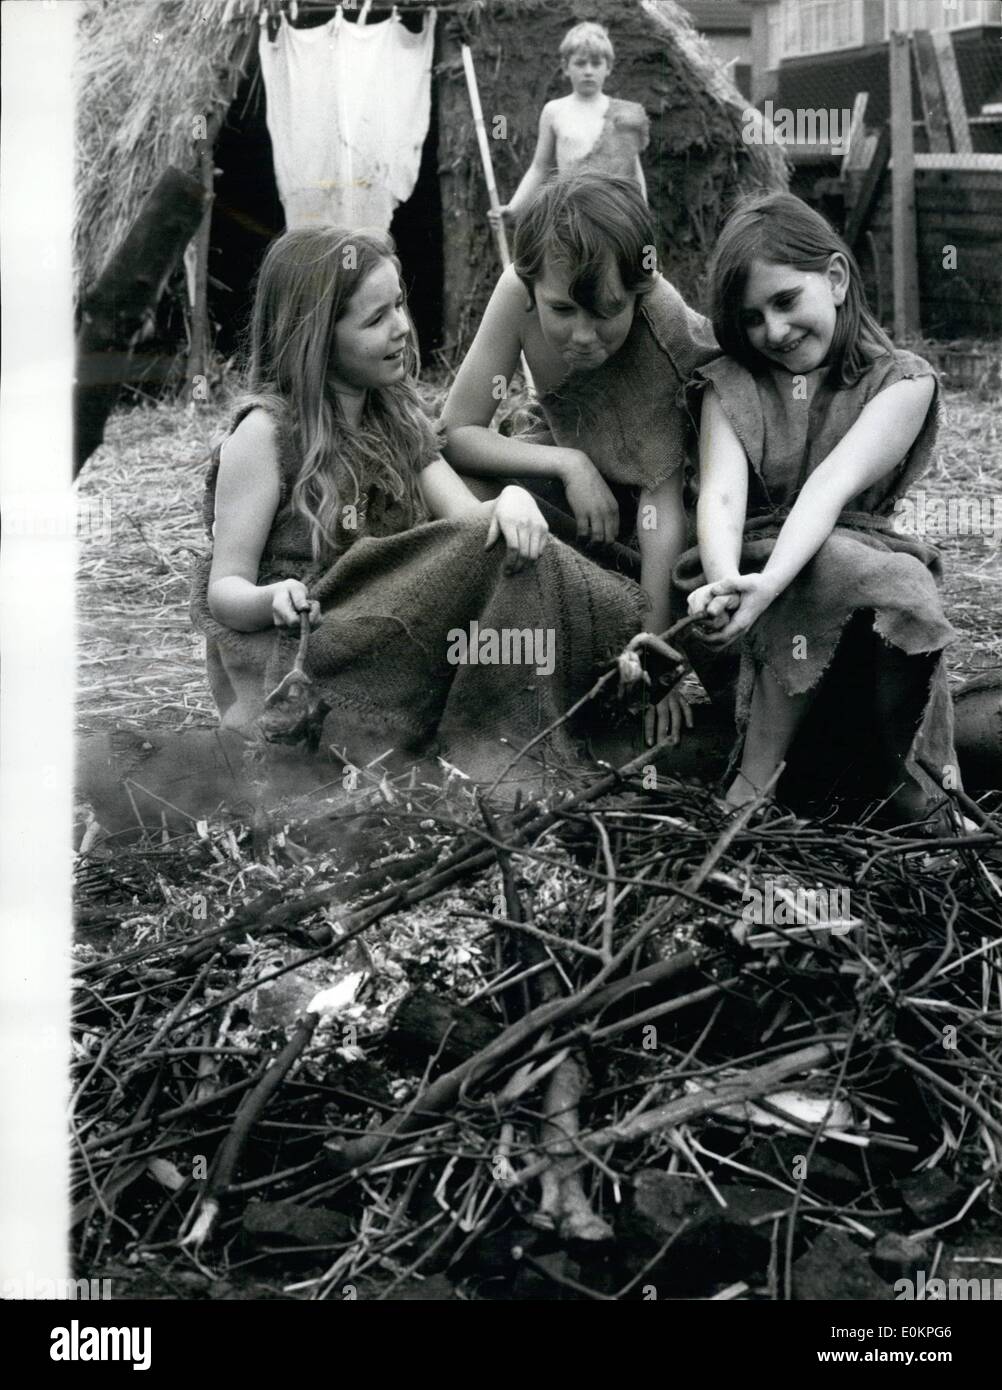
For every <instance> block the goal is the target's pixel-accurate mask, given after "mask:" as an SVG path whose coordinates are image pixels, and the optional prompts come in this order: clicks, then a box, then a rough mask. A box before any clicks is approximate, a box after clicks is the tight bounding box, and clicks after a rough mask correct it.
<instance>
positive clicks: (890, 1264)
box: [870, 1232, 929, 1283]
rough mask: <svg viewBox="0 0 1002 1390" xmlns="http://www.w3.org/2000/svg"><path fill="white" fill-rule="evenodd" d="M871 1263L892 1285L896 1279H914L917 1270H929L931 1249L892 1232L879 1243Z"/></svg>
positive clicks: (924, 1244)
mask: <svg viewBox="0 0 1002 1390" xmlns="http://www.w3.org/2000/svg"><path fill="white" fill-rule="evenodd" d="M870 1263H871V1264H872V1265H873V1268H874V1269H875V1270H876V1271H877V1273H878V1274H880V1275H882V1276H883V1278H885V1279H887V1280H890V1281H891V1282H892V1283H893V1282H894V1280H895V1279H912V1278H914V1277H915V1274H916V1271H917V1270H919V1269H928V1268H929V1247H928V1245H926V1243H925V1242H924V1241H921V1240H913V1239H912V1238H911V1236H902V1235H898V1234H896V1233H895V1232H891V1233H890V1234H888V1235H886V1236H881V1237H880V1239H879V1240H878V1241H877V1243H876V1245H875V1246H874V1248H873V1251H872V1253H871V1255H870Z"/></svg>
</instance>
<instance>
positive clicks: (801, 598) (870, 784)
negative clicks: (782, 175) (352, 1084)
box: [675, 193, 958, 821]
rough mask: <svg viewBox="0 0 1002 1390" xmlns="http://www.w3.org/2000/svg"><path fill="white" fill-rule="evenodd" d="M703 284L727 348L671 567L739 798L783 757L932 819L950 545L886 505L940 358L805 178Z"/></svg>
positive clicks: (947, 722)
mask: <svg viewBox="0 0 1002 1390" xmlns="http://www.w3.org/2000/svg"><path fill="white" fill-rule="evenodd" d="M710 279H711V286H712V301H713V325H714V329H715V331H716V335H717V339H718V341H719V343H720V345H721V348H722V350H723V352H724V353H725V354H726V356H724V357H723V358H721V359H719V360H717V361H715V362H712V363H710V364H709V365H707V366H704V367H701V368H700V369H699V370H698V371H697V373H696V376H697V378H699V379H701V381H702V383H704V392H703V401H702V416H701V427H700V493H699V503H698V510H697V537H698V550H690V551H687V552H686V553H685V554H684V555H683V556H682V558H681V559H680V560H679V562H678V564H677V565H676V568H675V581H676V583H677V584H678V585H679V587H680V588H682V589H684V590H686V591H687V592H688V593H689V609H690V612H691V613H694V614H703V615H707V616H708V617H710V618H711V619H714V620H715V623H714V630H713V631H711V632H707V633H705V634H704V635H703V636H702V637H701V638H698V639H694V640H693V641H692V642H691V644H690V654H691V656H692V659H693V663H694V665H695V666H696V669H697V671H698V672H699V674H700V676H701V677H702V678H703V681H704V684H705V685H706V686H707V688H708V689H709V690H710V691H711V694H716V695H718V696H719V695H721V694H724V693H726V694H727V695H729V697H730V699H732V700H736V715H737V723H738V729H739V731H740V741H739V745H738V747H737V748H736V750H735V756H734V758H733V759H732V766H731V769H730V772H729V774H728V775H729V776H732V778H733V780H731V781H730V782H729V785H728V787H727V791H726V800H727V802H728V804H730V805H731V806H739V805H742V804H743V803H745V802H747V801H749V800H751V799H753V798H755V797H757V796H758V795H759V794H760V793H761V792H762V791H763V790H764V789H765V788H766V787H767V786H768V785H769V783H770V780H771V779H772V778H773V776H774V774H775V773H776V771H777V769H778V768H779V765H780V764H781V763H782V762H784V760H785V761H786V763H787V770H786V772H785V773H784V776H783V780H782V782H781V783H780V790H781V793H782V797H783V800H784V801H788V802H790V803H791V804H801V805H808V804H809V805H810V806H811V808H812V809H815V808H819V807H820V806H821V805H822V804H829V803H830V801H831V799H832V796H834V797H835V798H836V799H837V800H839V801H845V800H846V799H847V798H848V797H849V796H850V794H851V796H852V798H853V799H854V800H856V799H857V798H858V799H860V800H861V801H863V802H873V801H874V800H878V799H879V800H884V799H886V798H890V801H891V804H892V807H893V811H894V813H895V815H896V817H897V819H899V820H906V821H915V820H920V819H924V818H925V817H927V816H928V815H929V814H930V811H931V809H932V804H933V803H934V802H941V801H942V799H943V796H942V792H941V791H940V786H939V785H937V783H941V784H942V785H953V786H957V785H958V779H957V765H956V755H955V753H954V749H953V715H952V706H951V703H950V697H949V692H948V688H947V684H946V674H945V669H944V662H943V649H944V648H945V647H946V645H947V644H948V643H949V642H951V641H952V640H953V638H954V636H955V633H954V631H953V629H952V628H951V626H950V624H949V623H948V622H947V620H946V618H945V617H944V614H943V610H942V605H941V602H940V597H939V593H938V589H937V582H936V581H937V579H938V578H939V575H940V560H939V555H938V552H937V551H936V550H935V549H934V548H933V547H931V546H929V545H926V544H924V543H923V542H921V541H919V540H917V539H913V538H910V537H905V536H902V535H900V534H897V533H896V532H895V530H894V529H893V528H892V526H891V518H890V514H891V512H892V509H893V507H894V502H895V500H896V499H897V498H898V497H900V496H901V495H902V493H904V492H906V491H907V490H908V488H909V487H910V486H911V485H912V484H913V483H914V481H915V479H916V478H917V477H919V475H920V474H921V473H922V472H924V470H925V468H926V467H927V466H928V463H929V460H930V454H931V451H932V446H933V442H934V439H935V434H936V425H937V415H938V400H937V392H938V387H937V381H936V376H935V373H934V372H933V369H932V367H930V366H929V364H928V363H927V362H925V361H924V360H923V359H922V358H920V357H916V356H914V355H913V354H912V353H910V352H904V351H901V350H899V349H896V348H895V347H894V346H893V344H892V343H891V342H890V340H889V339H888V338H887V336H886V334H885V333H884V332H883V331H882V330H881V328H880V327H879V325H878V324H877V322H876V321H875V319H874V318H873V317H872V315H871V314H870V312H869V310H868V309H867V307H866V304H865V301H864V297H863V292H862V287H861V284H860V276H859V270H858V267H857V265H856V262H855V260H854V259H853V256H852V253H851V252H850V251H849V249H848V247H847V246H846V245H845V244H844V242H843V241H842V240H841V239H840V238H839V237H838V236H837V235H836V233H835V232H834V231H833V230H832V228H831V227H830V226H829V225H828V223H827V222H826V221H825V220H824V218H823V217H821V216H820V215H819V214H818V213H816V212H814V211H813V210H812V209H811V208H809V207H808V206H807V205H806V204H805V203H803V202H801V201H800V199H798V198H795V197H794V196H792V195H791V194H788V193H772V194H766V195H760V196H757V197H755V198H753V199H751V200H749V201H746V202H745V203H743V204H741V205H740V206H739V207H738V208H737V209H736V211H735V212H734V213H733V214H732V216H731V218H730V219H729V221H728V223H727V225H726V226H725V228H724V231H723V233H722V234H721V237H720V241H719V243H718V245H717V249H716V252H715V255H714V259H713V264H712V267H711V272H710ZM737 652H740V657H741V660H740V671H739V672H737V673H736V672H735V671H734V665H735V662H734V661H733V657H734V655H735V654H736V653H737ZM728 655H730V657H731V658H732V659H731V661H730V662H729V663H728V660H727V657H728ZM728 667H729V669H728ZM735 675H737V683H736V690H735V686H734V676H735ZM919 758H921V759H922V760H923V761H924V762H925V763H927V764H928V765H930V766H931V767H932V768H933V769H935V771H936V779H935V780H934V779H933V778H932V777H930V775H929V773H928V772H927V771H926V770H925V769H924V768H923V767H921V766H920V765H919V761H918V759H919Z"/></svg>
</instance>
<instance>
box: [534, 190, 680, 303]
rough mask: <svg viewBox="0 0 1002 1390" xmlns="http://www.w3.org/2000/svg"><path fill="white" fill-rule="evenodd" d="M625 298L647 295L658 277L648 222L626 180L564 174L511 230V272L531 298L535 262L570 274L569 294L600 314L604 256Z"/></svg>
mask: <svg viewBox="0 0 1002 1390" xmlns="http://www.w3.org/2000/svg"><path fill="white" fill-rule="evenodd" d="M610 255H611V256H612V259H613V261H614V262H615V265H616V267H617V269H618V270H619V275H620V278H621V280H622V281H623V288H624V289H625V290H627V291H628V292H630V293H632V294H647V293H648V292H649V291H650V290H652V289H653V288H654V285H655V284H656V282H657V278H658V260H657V248H656V239H655V234H654V218H653V216H652V215H651V210H650V208H649V207H648V206H647V204H646V203H645V202H644V199H643V198H642V197H641V196H640V189H639V188H638V187H637V185H636V184H635V183H634V182H633V181H632V180H631V179H613V178H607V177H606V176H604V175H600V174H588V173H579V174H564V175H561V176H560V177H559V178H555V179H553V180H552V182H550V183H546V184H544V185H543V187H542V188H541V189H540V190H539V192H538V193H537V194H536V196H535V198H534V199H533V200H532V202H531V203H530V205H529V207H528V208H527V209H526V213H525V216H524V217H523V218H522V219H521V221H520V222H519V224H518V227H517V228H516V230H515V246H514V265H515V273H516V274H517V275H518V278H519V279H520V280H521V281H522V284H523V285H524V286H525V287H526V289H527V290H528V292H529V298H530V299H533V298H534V286H535V283H536V281H537V280H538V279H539V277H540V276H541V275H542V274H543V262H544V261H545V260H546V258H547V257H548V258H549V260H550V262H551V263H553V262H557V263H558V264H560V265H563V266H565V267H566V268H567V270H568V271H569V273H570V294H571V298H572V299H573V300H574V302H575V304H580V305H581V307H582V308H583V309H587V310H588V312H589V313H591V314H597V315H598V316H599V317H601V316H602V313H603V309H602V292H603V290H604V288H605V275H606V268H607V266H608V264H609V257H610Z"/></svg>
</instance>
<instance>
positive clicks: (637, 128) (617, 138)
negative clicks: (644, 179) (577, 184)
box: [558, 97, 651, 179]
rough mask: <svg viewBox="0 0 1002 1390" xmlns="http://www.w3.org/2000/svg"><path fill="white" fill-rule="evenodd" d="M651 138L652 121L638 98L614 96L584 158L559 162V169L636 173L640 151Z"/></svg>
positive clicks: (630, 175)
mask: <svg viewBox="0 0 1002 1390" xmlns="http://www.w3.org/2000/svg"><path fill="white" fill-rule="evenodd" d="M650 139H651V123H650V121H649V120H648V119H647V112H646V111H645V110H644V108H643V107H642V106H641V105H640V103H639V102H638V101H624V100H623V99H622V98H621V97H610V98H609V105H608V106H607V108H606V112H605V116H604V117H603V120H602V129H601V132H600V133H599V137H598V139H597V140H596V141H595V143H594V145H592V147H591V149H590V150H589V151H588V153H587V154H584V155H582V156H581V158H580V159H575V160H569V161H565V162H563V163H559V161H558V164H559V170H558V171H559V173H561V174H566V173H569V172H571V171H573V172H574V173H579V172H581V171H582V170H587V171H588V172H589V173H595V174H606V175H608V176H609V177H610V178H620V179H632V178H634V177H635V170H636V159H637V155H638V154H642V153H643V151H644V150H646V148H647V146H648V144H649V143H650Z"/></svg>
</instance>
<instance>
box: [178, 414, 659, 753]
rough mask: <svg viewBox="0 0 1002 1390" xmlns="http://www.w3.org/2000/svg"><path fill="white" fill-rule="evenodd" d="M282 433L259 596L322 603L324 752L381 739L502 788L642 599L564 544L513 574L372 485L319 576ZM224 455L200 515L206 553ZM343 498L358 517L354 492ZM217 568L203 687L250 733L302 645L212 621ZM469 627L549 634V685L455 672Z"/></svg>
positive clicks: (282, 427)
mask: <svg viewBox="0 0 1002 1390" xmlns="http://www.w3.org/2000/svg"><path fill="white" fill-rule="evenodd" d="M250 408H252V407H247V408H246V409H245V410H243V411H242V412H240V413H238V414H237V416H236V417H235V419H234V422H233V428H235V427H236V425H237V424H238V423H239V421H240V419H242V418H243V415H244V414H246V412H247V409H250ZM273 418H274V419H275V424H276V442H277V448H278V458H279V468H280V475H281V493H280V500H279V507H278V511H277V513H276V516H275V520H274V523H273V525H272V528H271V532H270V534H269V536H268V540H267V543H266V545H265V549H264V552H263V554H262V557H261V562H260V567H259V573H258V579H257V582H258V583H259V584H262V585H263V584H269V583H273V582H275V581H277V580H281V579H286V578H296V579H300V580H301V581H302V582H303V583H304V584H305V585H306V586H307V589H308V592H309V594H310V597H311V598H314V599H317V600H319V602H320V604H321V610H322V615H323V616H322V621H321V623H320V625H319V626H318V627H317V628H315V629H314V631H313V632H312V634H311V636H310V641H309V648H308V655H307V661H306V671H307V673H308V674H309V675H310V676H311V677H312V678H313V680H314V681H315V682H316V684H317V685H318V686H319V689H320V693H321V694H322V695H323V697H324V699H325V700H326V701H327V703H328V704H329V705H330V706H331V710H332V713H331V715H330V716H329V717H328V726H329V728H330V732H328V727H325V730H324V738H325V741H326V742H327V743H333V744H334V745H335V746H336V747H337V748H338V749H341V748H344V747H345V746H347V747H348V751H349V754H350V753H351V743H352V737H353V736H355V737H360V738H362V739H363V740H364V739H365V738H366V737H367V736H371V735H374V734H378V735H379V736H380V737H381V738H385V739H386V741H387V744H388V745H392V746H394V747H396V748H397V749H398V750H399V751H408V752H415V753H416V752H423V753H428V752H435V753H441V754H442V755H443V756H445V757H447V758H448V760H449V761H451V762H453V763H455V764H456V765H458V766H459V767H460V768H462V769H463V770H464V771H466V772H467V773H468V774H469V775H471V776H473V777H475V778H476V777H480V778H484V777H488V776H493V775H496V771H497V770H498V769H499V767H500V766H503V765H504V763H506V762H507V761H508V759H509V758H510V756H511V753H512V751H513V749H517V748H519V747H521V746H522V745H523V744H524V743H526V742H528V740H529V739H530V738H531V737H533V735H535V734H536V733H538V732H540V731H541V730H542V729H543V728H545V727H546V726H547V725H548V724H549V723H550V722H551V721H552V720H553V719H555V718H556V717H557V716H558V715H559V714H562V713H563V711H564V710H565V709H566V708H567V707H568V705H570V704H572V703H573V702H574V700H576V699H577V698H578V697H579V696H580V695H582V694H583V693H584V692H585V691H586V690H587V689H588V688H589V687H590V685H591V684H592V683H593V681H594V680H595V677H596V674H597V673H598V670H599V668H600V667H602V666H603V665H605V664H606V663H607V662H608V661H609V660H611V659H612V658H613V657H614V656H615V655H616V654H617V652H619V651H620V650H621V649H622V647H623V645H624V644H625V642H626V641H628V640H629V638H630V637H631V636H632V635H633V634H634V633H635V632H636V631H637V630H638V628H639V627H640V625H641V614H642V611H643V606H644V599H643V595H642V593H641V591H640V590H639V588H638V587H637V586H636V585H635V584H634V583H632V582H631V581H630V580H628V579H626V578H624V577H623V576H622V575H618V574H614V573H612V572H610V571H607V570H604V569H602V568H600V567H599V566H597V565H595V564H593V563H592V562H590V561H589V560H587V559H585V557H583V556H581V555H579V554H578V553H576V552H575V551H573V550H571V549H570V548H569V547H567V546H564V545H561V544H560V543H559V542H557V541H551V542H550V544H549V545H548V546H547V548H546V549H545V550H544V552H543V554H542V555H541V556H540V558H539V560H538V562H537V563H536V564H534V565H531V566H528V567H527V568H526V569H525V570H524V571H522V572H521V573H520V574H516V575H506V574H505V573H504V568H503V567H504V562H505V555H506V552H505V546H504V542H503V540H500V541H498V542H497V543H496V544H495V545H494V546H492V547H491V549H490V550H486V549H485V541H486V536H487V529H488V524H489V523H488V520H487V519H486V518H480V517H477V518H474V519H473V520H440V521H427V520H423V519H422V517H421V515H419V514H418V515H415V514H412V511H411V509H410V508H409V507H408V506H406V505H405V504H404V503H401V502H398V501H397V500H395V499H394V498H392V497H390V496H388V495H387V493H386V492H385V491H384V490H383V488H382V487H380V486H378V485H376V484H372V485H368V486H366V485H365V484H364V483H363V486H362V489H361V497H360V498H359V503H358V525H357V528H356V529H354V530H346V529H345V528H344V527H342V526H341V525H340V523H339V528H338V533H337V535H336V536H335V545H334V549H333V552H332V555H331V556H330V557H328V558H326V559H324V560H321V561H320V562H319V563H318V562H316V561H314V559H313V556H312V552H311V549H310V542H309V532H308V528H307V525H306V523H305V521H304V520H303V518H302V517H301V516H300V515H299V513H298V512H297V511H296V510H295V509H294V508H293V506H292V502H291V494H292V487H293V484H294V482H295V479H296V477H297V475H298V472H299V466H300V458H301V452H300V447H299V443H298V439H297V436H296V431H295V429H294V427H293V426H292V425H291V424H290V422H289V420H288V419H287V418H286V417H285V416H284V415H283V416H276V415H273ZM220 447H221V446H217V448H216V450H215V451H214V453H213V455H212V459H211V461H210V467H209V473H208V478H207V483H206V489H205V495H204V500H203V517H204V521H205V525H206V530H207V533H208V534H209V536H210V539H211V528H212V523H213V518H214V506H215V484H216V477H217V473H218V468H219V450H220ZM433 457H434V455H430V456H429V457H428V458H427V459H425V460H424V465H425V466H426V465H427V463H430V462H431V461H432V458H433ZM340 496H341V498H342V499H343V500H344V501H345V502H347V503H350V502H352V493H351V492H350V491H349V490H348V487H347V485H345V486H344V487H342V488H340ZM211 563H212V557H211V554H209V555H205V556H203V557H201V559H200V560H199V561H198V562H197V565H196V569H195V573H194V577H193V583H192V595H191V616H192V621H193V624H194V626H195V627H196V628H197V629H198V630H199V631H200V632H202V633H204V634H205V636H206V662H207V671H208V678H209V684H210V686H211V688H212V693H213V696H214V698H215V700H216V704H217V706H218V708H219V711H220V714H221V717H222V722H223V724H224V725H226V724H229V725H230V726H231V727H232V726H233V725H234V724H236V725H238V726H240V727H242V728H244V730H245V731H249V728H250V724H251V723H252V721H253V718H254V717H255V716H256V715H257V714H258V713H259V712H260V710H261V709H262V708H263V702H264V698H265V696H266V695H267V693H268V691H270V690H272V689H273V688H274V687H275V685H276V684H277V682H278V681H279V680H280V679H281V677H282V676H283V675H284V674H285V673H286V672H287V671H288V670H289V669H290V668H291V666H292V661H293V656H294V653H295V647H296V637H297V634H295V633H293V632H289V631H288V630H283V631H281V632H280V631H278V630H277V629H269V630H267V631H263V632H252V633H246V632H236V631H234V630H233V629H231V628H228V627H226V626H225V625H224V624H222V623H220V622H218V621H217V620H216V619H215V618H214V617H213V616H212V614H211V612H210V611H209V605H208V582H209V573H210V569H211ZM473 620H476V622H477V623H478V624H479V632H480V633H481V634H482V633H484V632H485V631H493V632H497V633H499V634H500V633H503V632H506V631H507V632H510V633H514V632H520V633H525V632H526V631H529V632H531V633H535V632H537V631H538V632H541V633H542V634H544V637H543V642H544V643H545V642H547V641H548V642H549V643H550V644H551V645H550V647H549V649H548V650H549V651H550V652H552V653H553V656H554V669H553V671H552V673H551V674H544V673H541V672H540V669H539V664H538V663H537V662H536V661H535V660H532V661H526V660H519V661H515V660H513V661H511V662H510V663H504V662H503V658H502V663H501V664H481V663H479V662H478V663H477V664H473V663H472V662H469V661H467V662H466V663H465V664H464V663H463V662H462V661H457V662H456V663H455V664H453V663H450V661H449V659H448V653H449V652H450V650H451V651H452V652H453V653H457V652H459V651H460V648H459V646H458V645H457V643H456V641H455V633H456V632H457V631H462V632H464V633H466V634H467V636H468V637H469V635H470V625H471V622H472V621H473ZM546 634H551V635H550V636H547V635H546ZM481 649H482V648H481ZM471 650H472V647H471ZM501 650H502V651H503V650H504V648H502V649H501ZM507 650H508V651H509V653H512V652H514V654H515V656H516V657H521V656H524V655H526V654H527V653H528V651H529V648H528V645H522V644H521V643H515V644H514V645H513V646H509V647H508V648H507ZM537 650H543V651H544V652H545V651H546V650H547V649H546V648H545V647H543V648H540V649H536V648H533V651H534V652H535V651H537ZM542 664H543V665H546V664H548V662H547V661H546V659H545V656H544V662H543V663H542ZM237 711H239V718H237V719H234V714H235V712H237ZM228 715H229V718H228ZM502 737H504V738H507V739H509V740H510V743H509V744H507V745H506V744H503V743H501V742H500V740H501V738H502ZM547 749H548V751H549V753H550V754H552V758H553V759H555V760H556V762H557V764H558V765H559V764H560V762H561V760H563V761H564V762H565V764H568V765H573V763H574V762H575V760H576V757H577V752H578V744H577V742H576V739H575V737H573V736H571V735H569V734H568V732H567V730H566V729H562V730H561V731H560V732H558V733H557V734H556V735H554V736H553V737H552V738H551V739H549V740H548V743H547ZM544 751H545V750H544Z"/></svg>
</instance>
